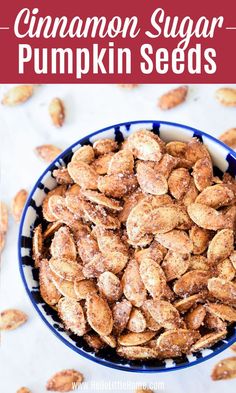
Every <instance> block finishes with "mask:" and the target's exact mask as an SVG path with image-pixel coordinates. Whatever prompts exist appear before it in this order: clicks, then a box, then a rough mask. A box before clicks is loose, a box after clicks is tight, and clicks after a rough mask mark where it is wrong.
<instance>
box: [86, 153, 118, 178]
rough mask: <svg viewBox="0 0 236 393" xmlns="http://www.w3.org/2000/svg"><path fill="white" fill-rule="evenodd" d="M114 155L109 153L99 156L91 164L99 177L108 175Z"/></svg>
mask: <svg viewBox="0 0 236 393" xmlns="http://www.w3.org/2000/svg"><path fill="white" fill-rule="evenodd" d="M113 155H114V153H107V154H103V155H101V156H98V157H97V158H96V159H95V160H94V161H93V162H92V164H91V167H92V168H93V169H94V170H95V171H96V172H97V174H98V175H106V174H107V171H108V167H109V163H110V161H111V159H112V157H113Z"/></svg>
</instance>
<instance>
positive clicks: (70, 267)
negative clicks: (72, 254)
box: [49, 257, 84, 281]
mask: <svg viewBox="0 0 236 393" xmlns="http://www.w3.org/2000/svg"><path fill="white" fill-rule="evenodd" d="M49 266H50V269H51V270H52V271H53V272H54V273H55V274H57V275H58V276H59V277H61V278H64V279H65V280H68V281H74V280H75V279H76V278H78V277H79V278H80V279H81V280H83V279H84V275H83V273H82V266H81V265H79V264H78V263H77V262H76V261H73V260H70V259H66V258H62V257H61V258H51V259H50V260H49Z"/></svg>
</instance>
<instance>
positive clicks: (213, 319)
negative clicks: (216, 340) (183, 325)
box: [204, 312, 227, 331]
mask: <svg viewBox="0 0 236 393" xmlns="http://www.w3.org/2000/svg"><path fill="white" fill-rule="evenodd" d="M204 326H206V328H208V329H210V330H216V331H225V330H226V329H227V324H226V322H224V321H222V319H220V318H219V317H217V316H216V315H213V314H210V313H208V312H207V313H206V316H205V319H204Z"/></svg>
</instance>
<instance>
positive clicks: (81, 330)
mask: <svg viewBox="0 0 236 393" xmlns="http://www.w3.org/2000/svg"><path fill="white" fill-rule="evenodd" d="M58 314H59V316H60V318H61V320H62V322H63V323H64V325H65V327H66V328H67V329H69V330H71V331H72V332H73V333H75V334H77V335H78V336H83V335H84V334H85V333H86V331H87V328H86V319H85V316H84V311H83V308H82V307H81V305H80V303H79V302H78V301H77V300H75V299H70V298H68V297H64V298H62V299H61V300H60V301H59V303H58Z"/></svg>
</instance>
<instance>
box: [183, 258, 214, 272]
mask: <svg viewBox="0 0 236 393" xmlns="http://www.w3.org/2000/svg"><path fill="white" fill-rule="evenodd" d="M211 266H212V265H211V263H210V261H208V259H207V258H206V257H204V256H203V255H192V256H191V258H190V262H189V269H188V270H189V271H190V270H206V271H207V270H210V268H211Z"/></svg>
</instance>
